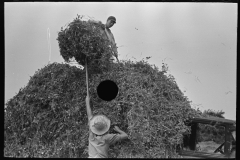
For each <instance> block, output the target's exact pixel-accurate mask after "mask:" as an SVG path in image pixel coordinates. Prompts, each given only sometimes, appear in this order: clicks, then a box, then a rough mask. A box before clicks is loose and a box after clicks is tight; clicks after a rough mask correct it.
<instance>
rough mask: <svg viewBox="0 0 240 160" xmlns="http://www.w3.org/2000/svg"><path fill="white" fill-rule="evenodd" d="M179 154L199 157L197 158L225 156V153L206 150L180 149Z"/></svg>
mask: <svg viewBox="0 0 240 160" xmlns="http://www.w3.org/2000/svg"><path fill="white" fill-rule="evenodd" d="M179 155H181V156H190V157H199V158H227V156H226V155H223V154H216V153H206V152H194V151H185V150H182V151H180V152H179Z"/></svg>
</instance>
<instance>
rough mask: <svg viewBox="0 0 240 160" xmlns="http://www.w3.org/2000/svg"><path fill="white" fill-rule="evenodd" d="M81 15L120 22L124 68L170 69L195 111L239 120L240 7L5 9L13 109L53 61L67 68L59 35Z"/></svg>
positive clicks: (39, 5) (25, 5)
mask: <svg viewBox="0 0 240 160" xmlns="http://www.w3.org/2000/svg"><path fill="white" fill-rule="evenodd" d="M77 14H78V15H85V16H90V17H92V18H94V19H95V20H100V21H102V23H105V22H106V20H107V18H108V17H109V16H115V17H116V24H115V25H114V26H113V27H112V28H111V31H112V33H113V35H114V38H115V41H116V43H117V46H118V47H119V48H118V53H119V59H120V60H126V59H131V60H133V61H135V60H137V61H139V60H142V59H143V58H145V57H148V56H150V57H151V58H150V59H149V60H148V62H149V63H150V64H154V65H156V66H158V67H159V70H161V68H162V63H166V64H167V65H168V74H171V75H173V76H174V78H175V80H176V82H177V84H178V86H179V88H180V89H181V90H182V91H183V92H184V95H185V96H187V97H188V98H189V100H191V101H192V107H193V108H195V109H197V108H199V109H200V110H201V111H204V110H208V109H211V110H215V111H224V112H225V114H224V116H225V118H227V119H233V120H236V71H237V70H236V68H237V67H236V62H237V3H166V2H165V3H160V2H149V3H148V2H144V3H139V2H5V3H4V30H5V35H4V37H5V102H7V100H9V99H10V98H12V97H13V96H14V95H16V94H17V93H18V91H19V89H20V88H23V87H25V86H26V85H27V83H28V81H29V79H30V76H33V75H34V73H35V71H37V70H38V69H41V68H43V67H44V66H46V65H47V64H48V61H49V59H50V61H51V62H58V63H62V62H64V60H63V58H62V57H61V55H60V51H59V46H58V41H57V40H56V39H57V35H58V32H59V31H60V30H61V27H63V26H65V25H66V24H67V23H69V22H71V21H72V20H73V19H74V18H76V17H77ZM48 31H49V32H48ZM49 46H51V47H49ZM50 54H51V55H50Z"/></svg>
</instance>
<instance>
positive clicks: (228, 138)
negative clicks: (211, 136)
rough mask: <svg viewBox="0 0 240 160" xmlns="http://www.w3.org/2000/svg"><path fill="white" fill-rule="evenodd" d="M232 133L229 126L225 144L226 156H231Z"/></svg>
mask: <svg viewBox="0 0 240 160" xmlns="http://www.w3.org/2000/svg"><path fill="white" fill-rule="evenodd" d="M231 143H232V142H231V132H230V131H229V126H225V143H224V154H225V155H228V154H230V152H231V150H230V146H231Z"/></svg>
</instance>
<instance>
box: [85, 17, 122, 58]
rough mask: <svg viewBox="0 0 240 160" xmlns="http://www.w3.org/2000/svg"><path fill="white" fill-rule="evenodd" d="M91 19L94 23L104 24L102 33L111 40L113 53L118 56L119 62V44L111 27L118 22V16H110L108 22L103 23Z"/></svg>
mask: <svg viewBox="0 0 240 160" xmlns="http://www.w3.org/2000/svg"><path fill="white" fill-rule="evenodd" d="M89 21H90V22H93V23H97V24H100V25H101V26H102V27H101V29H102V30H101V33H102V35H103V36H105V38H107V39H108V40H109V41H110V43H111V48H112V51H113V55H114V56H115V57H116V59H117V61H118V62H119V60H118V51H117V45H116V43H115V39H114V36H113V34H112V32H111V30H110V29H109V28H111V27H112V26H113V25H114V24H115V23H116V18H115V17H114V16H110V17H108V19H107V22H106V24H102V22H101V21H95V20H89ZM111 60H114V58H113V57H112V58H111Z"/></svg>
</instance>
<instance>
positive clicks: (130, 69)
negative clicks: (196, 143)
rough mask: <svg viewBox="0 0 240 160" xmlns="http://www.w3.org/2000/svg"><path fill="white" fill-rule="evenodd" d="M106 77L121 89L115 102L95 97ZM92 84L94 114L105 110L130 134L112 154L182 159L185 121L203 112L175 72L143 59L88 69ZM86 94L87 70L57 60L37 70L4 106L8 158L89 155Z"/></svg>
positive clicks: (5, 150) (119, 156)
mask: <svg viewBox="0 0 240 160" xmlns="http://www.w3.org/2000/svg"><path fill="white" fill-rule="evenodd" d="M106 79H110V80H113V81H114V82H116V84H117V85H118V87H119V94H118V96H117V97H116V98H115V99H114V100H112V101H111V102H105V101H102V100H101V99H100V98H98V96H97V91H96V88H97V86H98V84H99V83H100V82H101V81H102V80H106ZM89 87H90V88H89V89H90V90H89V92H90V96H91V100H92V110H93V114H94V115H95V114H105V115H106V116H108V117H109V118H110V119H111V122H112V125H117V126H119V128H120V129H122V130H124V131H125V132H126V133H127V134H128V135H129V139H127V140H124V141H122V142H120V143H117V144H116V145H114V146H112V147H110V151H109V156H110V157H118V158H124V157H146V158H163V157H178V155H177V153H176V152H175V148H176V145H177V144H180V143H182V138H183V135H184V134H188V133H189V130H190V128H189V127H188V126H186V125H185V124H184V122H185V121H186V120H187V119H188V118H189V117H192V116H200V115H199V114H198V113H197V111H196V110H194V109H192V108H191V107H190V104H189V100H188V99H187V97H185V96H184V95H183V93H182V92H181V91H180V89H179V88H178V85H177V84H176V82H175V80H174V77H173V76H166V75H164V73H163V72H161V71H159V70H158V68H157V67H155V66H151V65H149V64H148V63H147V62H145V61H143V60H142V61H139V62H132V61H121V62H120V63H118V64H115V63H113V64H111V67H110V70H109V71H108V72H103V73H101V74H96V73H95V74H93V73H91V72H90V73H89ZM86 95H87V94H86V83H85V70H80V69H78V68H76V67H74V66H73V67H71V66H69V65H68V64H58V63H53V64H49V65H47V66H45V67H43V68H42V69H40V70H38V71H37V72H36V73H35V74H34V75H33V76H32V77H31V78H30V80H29V83H28V84H27V86H25V87H24V88H22V89H20V91H19V92H18V93H17V94H16V95H15V96H14V97H13V98H12V99H10V100H9V101H8V102H7V104H6V106H7V108H6V109H5V124H4V127H5V128H4V129H5V131H4V140H5V148H4V154H5V156H16V157H75V158H80V157H81V158H82V157H87V156H88V155H87V146H88V126H87V114H86V106H85V97H86ZM110 132H112V133H113V132H114V131H113V130H112V127H111V128H110Z"/></svg>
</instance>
